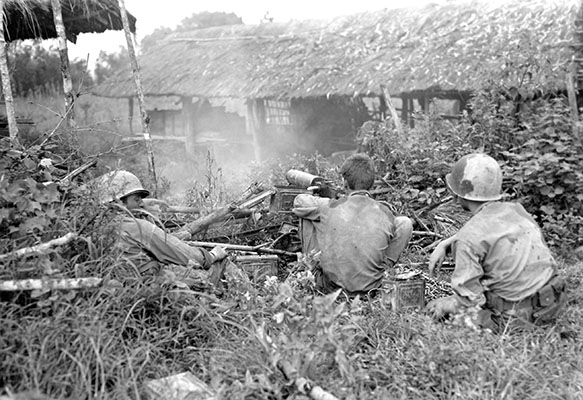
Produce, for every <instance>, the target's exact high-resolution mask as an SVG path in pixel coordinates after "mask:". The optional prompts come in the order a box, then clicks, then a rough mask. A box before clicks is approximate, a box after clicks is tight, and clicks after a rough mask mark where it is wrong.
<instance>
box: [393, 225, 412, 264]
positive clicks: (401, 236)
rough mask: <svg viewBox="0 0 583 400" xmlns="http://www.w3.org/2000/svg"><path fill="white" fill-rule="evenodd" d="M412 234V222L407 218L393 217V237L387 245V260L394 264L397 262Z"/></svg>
mask: <svg viewBox="0 0 583 400" xmlns="http://www.w3.org/2000/svg"><path fill="white" fill-rule="evenodd" d="M412 234H413V222H412V221H411V219H410V218H409V217H403V216H400V217H395V237H393V239H392V240H391V243H389V247H388V249H387V252H386V254H387V258H388V259H389V260H390V261H391V262H392V263H393V264H396V263H397V260H399V257H400V256H401V253H403V251H404V250H405V248H406V247H407V245H408V244H409V240H411V235H412Z"/></svg>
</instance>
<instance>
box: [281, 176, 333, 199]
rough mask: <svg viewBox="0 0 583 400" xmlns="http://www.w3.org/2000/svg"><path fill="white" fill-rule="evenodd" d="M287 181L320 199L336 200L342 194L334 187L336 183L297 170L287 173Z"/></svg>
mask: <svg viewBox="0 0 583 400" xmlns="http://www.w3.org/2000/svg"><path fill="white" fill-rule="evenodd" d="M285 179H287V181H288V183H289V184H290V186H294V187H297V188H302V189H306V190H307V191H309V192H311V193H313V194H315V195H318V196H320V197H327V198H330V199H334V198H336V196H337V195H338V194H339V193H341V189H340V188H339V187H337V186H336V185H334V182H332V181H330V180H327V179H324V178H322V177H321V176H317V175H312V174H310V173H308V172H304V171H299V170H297V169H290V170H289V171H287V172H286V174H285Z"/></svg>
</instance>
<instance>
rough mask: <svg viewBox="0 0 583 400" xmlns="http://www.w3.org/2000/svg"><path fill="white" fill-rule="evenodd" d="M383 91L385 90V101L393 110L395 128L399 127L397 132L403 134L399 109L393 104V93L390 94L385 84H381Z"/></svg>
mask: <svg viewBox="0 0 583 400" xmlns="http://www.w3.org/2000/svg"><path fill="white" fill-rule="evenodd" d="M381 91H382V92H383V97H384V98H385V103H386V104H387V107H388V109H389V111H390V112H391V116H392V117H393V121H395V128H397V132H398V133H399V135H402V134H403V126H402V125H401V118H399V114H398V113H397V109H396V108H395V106H394V105H393V101H392V100H391V95H390V94H389V90H388V89H387V88H386V87H385V86H384V85H381Z"/></svg>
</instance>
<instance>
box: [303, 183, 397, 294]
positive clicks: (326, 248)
mask: <svg viewBox="0 0 583 400" xmlns="http://www.w3.org/2000/svg"><path fill="white" fill-rule="evenodd" d="M366 194H367V193H366V192H354V193H351V194H350V195H349V196H346V197H343V198H341V199H338V200H331V199H326V198H320V197H315V196H312V195H309V194H300V195H298V196H296V198H295V200H294V209H293V212H294V214H296V215H297V216H299V217H300V218H303V219H306V220H310V221H312V222H313V223H314V227H315V235H313V236H312V237H308V238H305V240H307V241H308V242H309V243H304V251H305V250H306V248H307V249H308V250H309V249H319V250H321V251H322V253H321V256H320V266H321V268H322V271H323V273H324V274H326V276H327V277H328V279H330V280H331V281H332V282H334V283H335V284H336V285H338V286H340V287H342V288H344V289H345V290H347V291H348V292H361V291H364V292H366V291H369V290H372V289H376V288H378V287H380V285H381V280H382V278H383V273H384V271H385V268H386V264H385V263H384V261H385V257H387V256H388V255H387V254H386V252H387V249H388V248H389V243H390V242H391V239H392V238H393V236H394V235H395V223H394V219H395V218H394V216H393V214H392V213H391V211H390V210H389V209H388V207H387V206H386V205H383V204H382V203H379V202H377V201H375V200H373V199H371V198H370V197H368V196H367V195H366Z"/></svg>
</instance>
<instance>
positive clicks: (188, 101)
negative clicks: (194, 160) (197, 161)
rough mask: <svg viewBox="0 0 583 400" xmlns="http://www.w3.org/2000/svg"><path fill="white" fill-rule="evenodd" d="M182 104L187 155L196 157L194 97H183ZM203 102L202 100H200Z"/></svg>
mask: <svg viewBox="0 0 583 400" xmlns="http://www.w3.org/2000/svg"><path fill="white" fill-rule="evenodd" d="M180 101H181V103H182V130H183V132H184V138H185V144H184V145H185V146H186V155H187V157H194V108H195V106H194V104H192V97H187V96H184V97H181V98H180ZM200 101H202V100H200Z"/></svg>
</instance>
